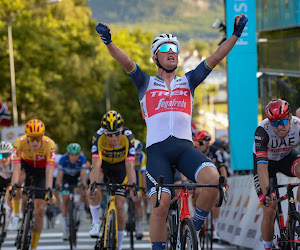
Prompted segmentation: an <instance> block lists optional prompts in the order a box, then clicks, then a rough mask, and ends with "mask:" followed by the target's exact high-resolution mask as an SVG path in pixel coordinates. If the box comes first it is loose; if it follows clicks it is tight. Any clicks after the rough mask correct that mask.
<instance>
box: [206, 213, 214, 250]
mask: <svg viewBox="0 0 300 250" xmlns="http://www.w3.org/2000/svg"><path fill="white" fill-rule="evenodd" d="M206 221H207V223H206V236H205V243H206V249H207V250H211V249H213V240H214V238H213V235H214V226H213V214H212V211H211V212H210V214H209V216H208V217H207V218H206Z"/></svg>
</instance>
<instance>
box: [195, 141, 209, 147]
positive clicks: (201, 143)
mask: <svg viewBox="0 0 300 250" xmlns="http://www.w3.org/2000/svg"><path fill="white" fill-rule="evenodd" d="M197 143H198V145H199V146H203V145H205V144H206V143H207V142H206V141H197Z"/></svg>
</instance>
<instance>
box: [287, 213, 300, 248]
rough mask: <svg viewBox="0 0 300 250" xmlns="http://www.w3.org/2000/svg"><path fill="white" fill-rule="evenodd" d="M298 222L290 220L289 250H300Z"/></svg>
mask: <svg viewBox="0 0 300 250" xmlns="http://www.w3.org/2000/svg"><path fill="white" fill-rule="evenodd" d="M296 222H297V220H295V219H292V218H290V219H289V223H288V230H287V231H288V241H290V242H289V249H291V250H300V241H299V242H298V234H297V233H296Z"/></svg>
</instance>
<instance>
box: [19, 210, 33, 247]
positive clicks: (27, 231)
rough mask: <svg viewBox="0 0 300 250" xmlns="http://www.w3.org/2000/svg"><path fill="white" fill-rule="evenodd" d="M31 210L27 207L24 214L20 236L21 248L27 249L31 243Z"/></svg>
mask: <svg viewBox="0 0 300 250" xmlns="http://www.w3.org/2000/svg"><path fill="white" fill-rule="evenodd" d="M32 215H33V211H32V210H30V209H28V210H27V212H26V213H25V215H24V220H23V232H22V235H20V236H21V245H20V249H21V250H29V247H30V244H31V228H32V227H31V219H32Z"/></svg>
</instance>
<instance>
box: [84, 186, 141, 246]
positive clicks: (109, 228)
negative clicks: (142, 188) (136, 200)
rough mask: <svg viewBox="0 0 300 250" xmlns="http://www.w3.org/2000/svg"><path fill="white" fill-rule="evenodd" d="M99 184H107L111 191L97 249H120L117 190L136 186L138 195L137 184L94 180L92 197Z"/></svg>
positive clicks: (135, 190)
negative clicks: (116, 201)
mask: <svg viewBox="0 0 300 250" xmlns="http://www.w3.org/2000/svg"><path fill="white" fill-rule="evenodd" d="M97 186H106V187H107V190H108V192H109V199H108V203H107V206H106V208H105V212H104V217H103V218H102V222H101V225H100V232H99V237H98V238H97V240H96V244H95V250H102V249H112V250H115V249H118V222H117V208H116V203H115V194H116V191H117V190H118V189H120V188H129V187H131V188H134V194H135V196H136V195H137V189H136V186H135V185H128V184H115V183H98V182H94V183H93V184H92V185H91V191H90V197H92V196H93V193H94V190H95V189H96V188H97Z"/></svg>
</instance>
